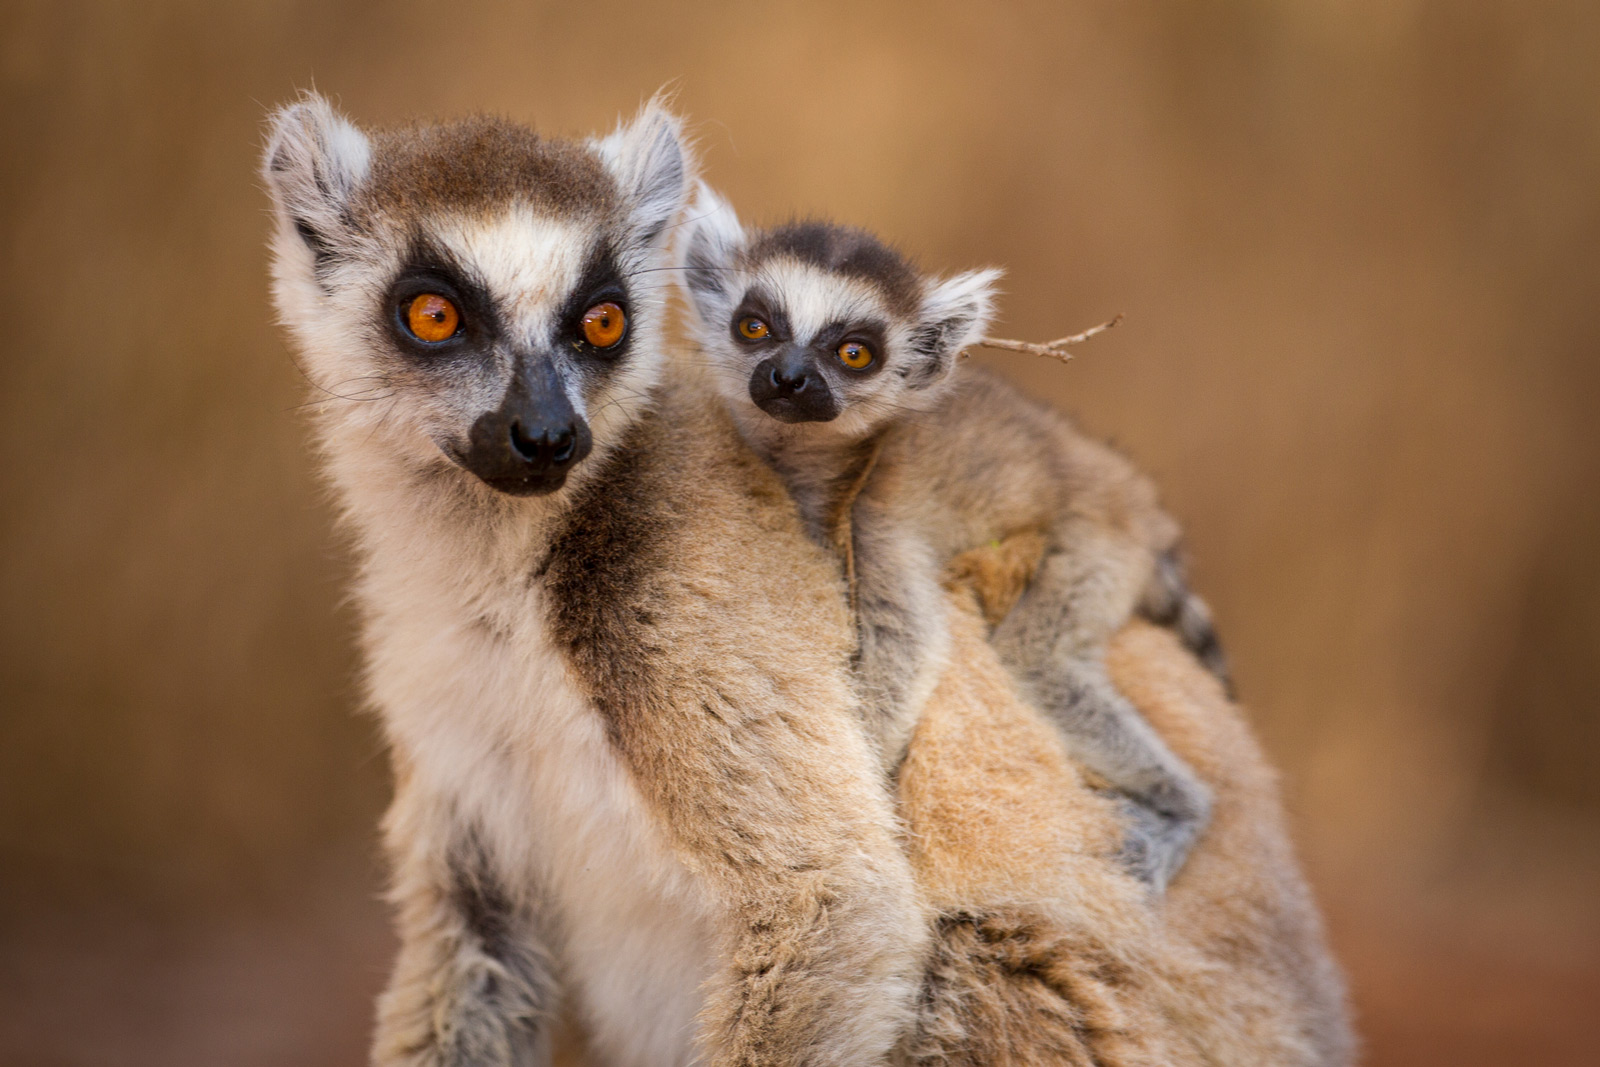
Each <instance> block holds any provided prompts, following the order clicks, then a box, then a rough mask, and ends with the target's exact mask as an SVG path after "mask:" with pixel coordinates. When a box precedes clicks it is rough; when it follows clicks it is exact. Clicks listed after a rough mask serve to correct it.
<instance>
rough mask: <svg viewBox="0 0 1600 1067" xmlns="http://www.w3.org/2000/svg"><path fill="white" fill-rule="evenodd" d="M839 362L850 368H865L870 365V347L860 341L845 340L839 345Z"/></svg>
mask: <svg viewBox="0 0 1600 1067" xmlns="http://www.w3.org/2000/svg"><path fill="white" fill-rule="evenodd" d="M839 362H840V363H843V364H844V365H845V366H846V367H849V368H850V369H851V370H866V369H867V368H868V367H870V366H872V349H870V348H868V347H867V346H866V345H864V344H862V343H861V342H860V341H846V342H845V343H844V344H842V345H840V346H839Z"/></svg>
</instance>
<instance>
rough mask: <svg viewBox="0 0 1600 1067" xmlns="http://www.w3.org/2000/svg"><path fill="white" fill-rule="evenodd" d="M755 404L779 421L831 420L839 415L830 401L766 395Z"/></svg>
mask: <svg viewBox="0 0 1600 1067" xmlns="http://www.w3.org/2000/svg"><path fill="white" fill-rule="evenodd" d="M756 406H757V407H758V408H760V409H761V410H762V411H764V412H766V413H767V414H768V415H771V416H772V417H773V418H775V419H777V420H778V421H779V422H832V421H833V420H834V419H836V418H838V417H839V410H838V408H837V407H836V406H835V405H834V404H832V403H827V402H823V403H820V404H819V403H815V402H813V401H811V400H809V399H800V398H795V397H787V396H773V397H768V398H767V399H765V400H758V401H756Z"/></svg>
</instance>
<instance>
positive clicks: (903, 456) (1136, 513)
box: [869, 367, 1179, 558]
mask: <svg viewBox="0 0 1600 1067" xmlns="http://www.w3.org/2000/svg"><path fill="white" fill-rule="evenodd" d="M958 373H960V375H961V377H960V378H959V379H958V380H957V381H956V382H955V383H954V384H953V385H952V386H951V388H950V389H949V391H948V392H947V393H946V394H945V395H944V397H943V399H942V401H941V402H940V403H939V404H938V405H937V406H936V407H934V408H933V409H932V410H930V411H926V412H908V413H907V414H906V415H905V416H903V417H902V418H901V420H900V421H899V422H898V423H897V424H896V425H895V426H894V427H892V428H891V429H890V430H889V431H888V436H887V439H886V441H885V444H884V451H883V453H882V455H881V456H880V458H879V462H880V464H883V465H884V468H885V471H884V473H885V474H886V475H889V477H885V478H883V479H882V481H881V485H882V486H883V491H886V492H892V493H893V494H894V495H895V496H896V497H898V498H899V500H900V501H901V502H902V506H903V507H905V508H906V509H908V511H909V512H910V514H912V515H914V516H916V518H917V520H918V521H919V522H920V524H921V525H922V526H923V528H924V531H925V535H926V536H928V537H930V538H931V539H932V540H933V541H934V543H935V544H937V545H938V547H939V549H940V550H941V553H942V554H943V555H944V556H945V557H946V558H949V557H951V556H954V555H957V554H958V553H961V552H964V551H966V550H967V549H970V548H974V547H976V546H978V545H982V544H986V543H988V542H990V541H993V540H996V539H1001V538H1005V537H1007V536H1010V535H1012V534H1015V533H1018V532H1021V531H1027V530H1032V531H1037V532H1040V533H1048V532H1049V531H1050V530H1052V529H1053V528H1056V527H1057V526H1058V525H1059V524H1060V523H1061V522H1062V521H1063V519H1064V518H1065V517H1066V516H1068V515H1069V514H1071V515H1076V516H1079V517H1082V518H1085V519H1088V520H1090V521H1092V522H1095V523H1098V524H1101V525H1103V526H1105V527H1106V528H1108V529H1112V530H1116V531H1118V532H1119V533H1122V534H1125V535H1126V536H1127V537H1128V538H1130V539H1131V540H1132V541H1134V542H1137V543H1139V544H1142V545H1149V546H1152V548H1154V549H1155V550H1156V551H1165V550H1167V549H1170V548H1171V547H1172V546H1173V545H1175V544H1176V542H1177V540H1178V533H1179V531H1178V526H1177V524H1176V523H1175V522H1173V520H1172V519H1171V518H1170V517H1169V516H1168V515H1167V514H1166V513H1165V512H1164V511H1162V510H1161V507H1160V504H1159V502H1158V499H1157V494H1156V489H1155V486H1154V484H1153V483H1152V482H1151V481H1150V479H1149V478H1147V477H1145V475H1143V474H1142V473H1140V472H1139V470H1138V469H1137V468H1136V467H1134V465H1133V464H1132V463H1130V462H1129V461H1128V460H1127V459H1126V458H1125V457H1124V456H1122V455H1121V454H1120V453H1118V452H1117V451H1116V450H1114V449H1112V448H1111V447H1109V446H1107V445H1105V444H1102V443H1101V442H1099V441H1096V440H1094V439H1092V438H1090V437H1088V436H1087V435H1085V434H1084V433H1082V432H1081V431H1080V430H1079V429H1078V428H1077V427H1076V426H1074V425H1073V423H1072V422H1071V420H1070V419H1068V418H1067V417H1066V416H1065V415H1063V414H1061V413H1060V412H1059V411H1057V410H1055V409H1054V408H1052V407H1050V406H1049V405H1048V404H1045V403H1042V402H1040V401H1038V400H1035V399H1033V398H1031V397H1028V396H1026V395H1024V394H1023V393H1022V392H1021V391H1020V390H1018V389H1017V388H1016V386H1014V385H1012V384H1011V383H1010V382H1008V381H1007V380H1006V379H1004V378H1002V377H1001V376H1000V375H998V374H995V373H993V372H990V371H987V370H985V369H983V368H979V367H967V368H963V369H962V370H961V371H959V372H958ZM869 491H871V490H870V489H869Z"/></svg>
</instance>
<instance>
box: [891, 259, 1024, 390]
mask: <svg viewBox="0 0 1600 1067" xmlns="http://www.w3.org/2000/svg"><path fill="white" fill-rule="evenodd" d="M1001 273H1002V272H1001V271H999V270H993V269H990V270H969V271H965V272H963V273H961V274H957V275H955V276H953V277H950V278H945V279H944V280H942V281H938V282H935V283H933V284H932V285H930V286H929V287H928V291H927V293H926V294H924V296H923V298H922V308H921V311H920V313H919V315H918V321H917V328H916V331H915V332H914V333H913V334H912V340H911V343H912V346H913V347H914V348H915V349H916V350H917V352H918V353H919V354H920V355H921V356H922V357H923V358H922V361H921V363H920V365H919V366H918V368H917V370H916V371H913V372H912V374H911V375H910V376H909V380H910V381H911V384H912V385H913V386H915V387H918V388H920V387H924V386H928V385H932V384H934V383H935V382H938V381H940V380H941V379H943V378H944V377H945V375H947V374H948V373H949V372H950V370H951V369H952V368H953V367H954V366H955V362H956V353H958V352H960V351H961V350H962V349H963V348H966V347H967V346H968V345H970V344H975V343H976V342H977V341H978V340H980V339H981V338H982V337H983V335H984V334H985V333H987V332H988V329H989V320H990V318H991V317H993V315H994V300H995V296H996V289H995V286H996V283H998V282H999V281H1000V276H1001Z"/></svg>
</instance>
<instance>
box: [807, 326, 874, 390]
mask: <svg viewBox="0 0 1600 1067" xmlns="http://www.w3.org/2000/svg"><path fill="white" fill-rule="evenodd" d="M887 338H888V333H887V331H886V330H885V328H884V325H883V323H881V322H876V321H870V320H869V321H866V322H830V323H828V324H827V325H826V326H824V327H823V328H822V329H820V330H818V331H817V335H816V337H815V338H813V339H812V342H811V348H812V349H813V350H814V351H816V352H817V353H819V354H824V355H829V356H831V355H832V354H833V353H835V352H837V351H838V350H839V346H840V345H843V344H846V343H847V342H850V341H855V342H857V343H859V344H863V345H866V346H867V347H868V348H869V349H871V350H872V355H873V360H872V365H871V366H870V367H866V368H864V369H863V370H860V371H852V372H851V374H852V376H854V377H860V376H862V375H870V374H875V373H877V372H878V371H880V370H882V369H883V367H884V363H885V362H886V357H887V356H888V345H887ZM824 365H825V366H831V361H824Z"/></svg>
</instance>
